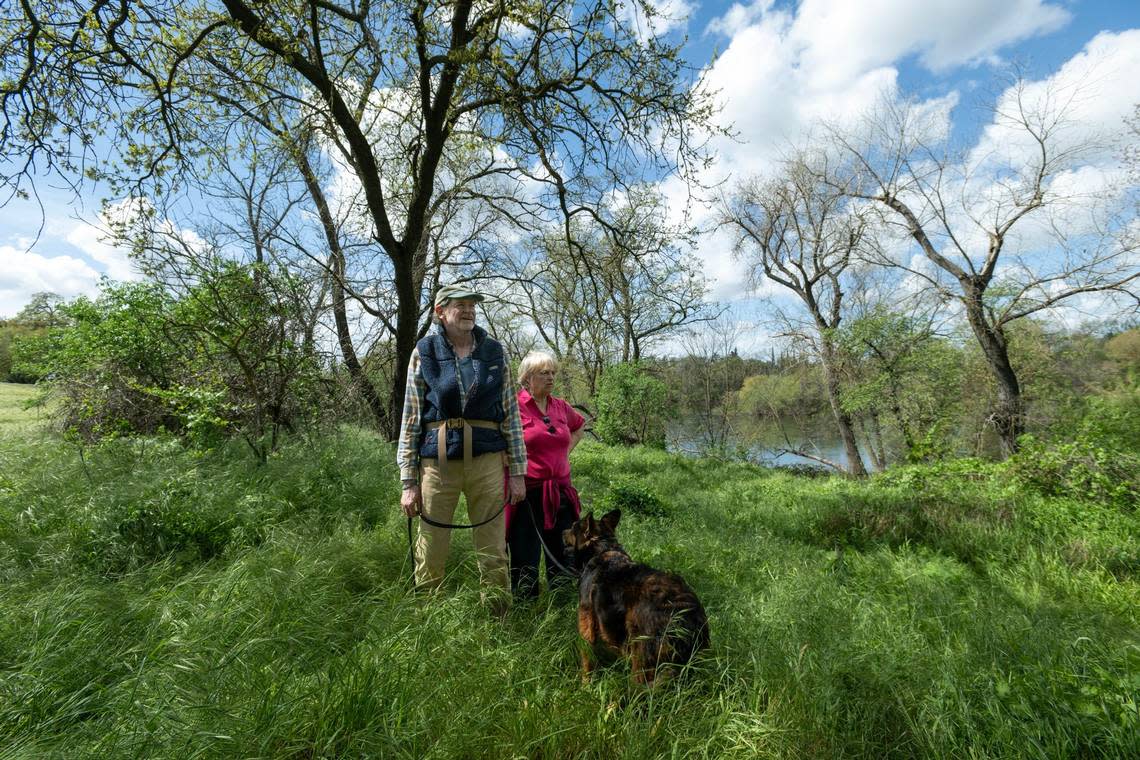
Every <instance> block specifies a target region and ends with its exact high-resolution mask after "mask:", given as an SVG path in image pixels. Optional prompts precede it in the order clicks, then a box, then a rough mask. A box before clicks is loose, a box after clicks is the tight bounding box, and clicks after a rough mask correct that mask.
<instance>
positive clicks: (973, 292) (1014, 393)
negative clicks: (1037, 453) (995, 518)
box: [964, 287, 1025, 458]
mask: <svg viewBox="0 0 1140 760" xmlns="http://www.w3.org/2000/svg"><path fill="white" fill-rule="evenodd" d="M964 301H965V306H966V319H967V320H968V321H969V323H970V327H971V329H973V331H974V336H975V337H977V339H978V343H979V344H980V345H981V347H982V354H983V355H984V356H985V358H986V364H988V365H989V368H990V372H991V373H993V376H994V380H995V381H996V383H997V394H998V402H997V407H996V408H995V409H994V411H993V413H992V414H991V415H990V421H991V422H992V423H993V426H994V430H996V431H997V434H998V438H999V440H1000V441H1001V449H1002V457H1003V458H1006V457H1009V456H1011V455H1012V454H1016V453H1017V438H1018V436H1020V435H1021V434H1022V433H1024V432H1025V419H1024V417H1023V416H1022V410H1021V386H1020V384H1019V383H1018V382H1017V373H1016V372H1014V370H1013V365H1011V364H1010V361H1009V347H1008V345H1007V344H1006V341H1005V335H1004V334H1002V331H1001V328H999V327H995V326H994V325H991V324H990V323H989V320H987V319H986V314H985V307H984V306H983V305H982V299H981V289H980V288H979V287H973V288H971V289H970V290H969V291H968V295H967V297H966V298H965V299H964Z"/></svg>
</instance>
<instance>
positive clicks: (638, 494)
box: [597, 479, 666, 517]
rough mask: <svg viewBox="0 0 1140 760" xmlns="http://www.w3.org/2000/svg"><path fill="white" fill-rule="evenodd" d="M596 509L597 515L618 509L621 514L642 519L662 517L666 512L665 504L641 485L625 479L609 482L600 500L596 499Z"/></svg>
mask: <svg viewBox="0 0 1140 760" xmlns="http://www.w3.org/2000/svg"><path fill="white" fill-rule="evenodd" d="M597 509H598V512H599V514H605V513H606V512H608V511H610V510H611V509H620V510H621V511H622V512H623V513H629V514H635V515H642V516H644V517H663V516H664V515H665V512H666V509H665V502H663V501H661V499H659V498H657V496H656V495H655V494H654V493H653V492H652V491H650V490H649V489H648V488H646V487H645V486H644V485H642V484H641V483H639V482H637V481H634V480H627V479H623V480H615V481H613V482H611V483H610V486H609V488H608V489H607V490H606V492H605V493H604V494H602V498H600V499H598V501H597Z"/></svg>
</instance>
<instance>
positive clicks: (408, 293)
mask: <svg viewBox="0 0 1140 760" xmlns="http://www.w3.org/2000/svg"><path fill="white" fill-rule="evenodd" d="M392 259H393V264H394V269H395V274H396V277H395V281H396V282H395V284H396V298H397V307H396V308H397V311H396V336H395V337H396V364H395V366H394V367H393V369H392V399H391V403H390V404H389V413H390V417H389V425H388V426H387V428H386V429H384V430H383V431H382V432H383V433H384V435H385V437H387V438H388V440H390V441H394V440H396V438H397V436H399V434H400V424H401V422H402V419H403V415H404V392H405V390H406V389H407V383H408V365H409V364H410V363H411V360H412V349H414V348H415V347H416V338H417V335H418V333H419V315H420V298H419V294H420V284H421V283H417V282H416V281H415V278H414V276H413V274H412V268H411V267H410V266H408V264H407V263H406V261H402V260H399V259H397V257H395V256H393V257H392Z"/></svg>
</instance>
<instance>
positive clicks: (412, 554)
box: [408, 501, 542, 574]
mask: <svg viewBox="0 0 1140 760" xmlns="http://www.w3.org/2000/svg"><path fill="white" fill-rule="evenodd" d="M506 508H507V502H505V501H504V502H503V506H501V507H499V511H498V512H496V513H495V514H493V515H491V516H490V517H488V518H487V519H486V520H483V521H482V522H477V523H471V524H470V525H459V524H456V523H446V522H439V521H437V520H433V519H431V518H430V517H428V516H427V515H425V514H424V513H423V512H420V513H418V514H417V515H416V516H417V517H419V518H420V519H421V520H423V521H424V522H426V523H427V524H428V525H433V526H435V527H436V528H449V529H451V530H465V529H470V528H478V527H479V526H480V525H486V524H487V523H489V522H491V521H492V520H494V519H495V518H496V517H498V516H499V515H501V514H503V510H504V509H506ZM539 540H542V539H541V537H540V538H539ZM408 562H410V563H411V565H412V572H413V574H414V573H415V567H416V553H415V549H414V541H413V539H412V518H411V517H408Z"/></svg>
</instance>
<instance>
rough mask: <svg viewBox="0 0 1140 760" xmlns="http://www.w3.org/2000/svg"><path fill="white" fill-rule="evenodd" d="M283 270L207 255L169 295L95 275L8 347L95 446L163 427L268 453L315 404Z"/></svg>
mask: <svg viewBox="0 0 1140 760" xmlns="http://www.w3.org/2000/svg"><path fill="white" fill-rule="evenodd" d="M295 286H296V283H294V281H293V278H291V277H290V276H289V275H288V274H286V273H274V272H271V271H269V270H267V269H266V268H264V267H257V266H239V265H237V264H234V263H232V262H216V263H215V264H214V266H213V268H211V269H209V270H206V271H203V272H202V273H201V279H200V281H199V282H198V284H196V285H195V286H194V287H192V288H190V289H189V290H188V291H187V292H186V293H184V294H181V295H179V296H178V297H175V296H174V295H172V294H171V293H169V292H168V291H166V290H165V289H164V288H162V287H161V286H159V285H157V284H154V283H130V284H121V285H116V284H113V283H109V282H104V283H103V285H102V292H101V293H100V295H99V297H98V298H97V299H96V300H95V301H90V300H88V299H85V298H80V299H77V300H76V301H75V302H73V303H71V304H69V305H66V306H63V307H61V312H62V313H63V314H64V316H65V317H66V325H65V326H62V327H56V328H53V329H52V330H51V331H50V332H49V333H47V334H46V335H44V336H41V337H39V338H36V339H34V340H28V341H26V342H21V343H19V344H17V348H18V351H17V353H18V355H19V357H18V358H19V362H18V365H17V366H20V367H24V368H26V370H27V371H28V372H29V373H30V374H32V375H33V376H41V377H47V378H49V381H50V383H51V385H52V387H53V388H54V390H55V391H56V393H57V395H58V396H60V398H61V404H60V410H61V415H62V420H61V426H62V427H63V428H64V429H65V430H67V431H68V432H69V433H70V434H71V435H73V436H74V437H75V438H77V439H79V440H82V441H85V442H93V441H99V440H102V439H106V438H114V437H117V436H123V435H134V434H152V433H156V432H159V431H161V430H165V431H168V432H173V433H176V434H178V435H180V436H182V437H183V438H184V439H185V440H187V441H188V442H190V443H192V444H194V445H197V446H200V447H203V448H209V447H213V446H216V445H218V444H219V443H220V442H221V441H222V440H223V439H224V438H226V437H230V436H240V437H241V438H243V439H244V440H245V441H246V443H247V444H248V445H249V447H250V448H252V449H253V450H254V452H255V453H256V454H257V455H258V457H259V458H260V459H261V461H263V462H264V461H265V459H266V457H267V456H268V454H269V453H270V452H272V451H273V450H275V449H276V447H277V444H278V439H279V436H280V433H281V431H282V430H292V429H294V428H295V427H296V426H297V425H298V423H299V422H300V421H301V420H307V419H309V418H311V417H312V416H313V411H314V410H315V409H318V408H319V407H320V396H321V393H322V386H321V379H320V366H319V362H318V360H317V357H316V355H315V353H314V348H313V345H312V343H311V341H309V340H308V339H307V338H306V332H305V324H304V322H303V315H302V314H301V313H300V312H299V311H298V310H297V308H296V307H295V306H291V305H290V304H294V303H296V299H293V298H292V297H291V296H290V295H288V293H287V292H286V291H288V290H289V289H290V288H292V287H295Z"/></svg>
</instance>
